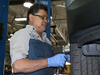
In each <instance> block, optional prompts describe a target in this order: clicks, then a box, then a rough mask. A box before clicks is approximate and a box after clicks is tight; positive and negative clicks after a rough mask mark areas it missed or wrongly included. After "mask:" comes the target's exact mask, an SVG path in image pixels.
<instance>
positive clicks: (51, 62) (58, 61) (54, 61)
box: [48, 54, 66, 67]
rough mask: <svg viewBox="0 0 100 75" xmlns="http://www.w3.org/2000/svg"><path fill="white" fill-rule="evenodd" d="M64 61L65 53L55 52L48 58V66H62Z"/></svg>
mask: <svg viewBox="0 0 100 75" xmlns="http://www.w3.org/2000/svg"><path fill="white" fill-rule="evenodd" d="M65 61H66V58H65V54H57V55H55V56H53V57H50V58H48V67H64V64H65Z"/></svg>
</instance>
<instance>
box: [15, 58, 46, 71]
mask: <svg viewBox="0 0 100 75" xmlns="http://www.w3.org/2000/svg"><path fill="white" fill-rule="evenodd" d="M46 67H48V60H47V59H40V60H31V59H26V58H24V59H20V60H17V61H15V62H14V63H13V72H14V73H30V72H34V71H37V70H40V69H43V68H46Z"/></svg>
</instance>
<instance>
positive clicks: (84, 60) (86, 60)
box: [70, 43, 100, 75]
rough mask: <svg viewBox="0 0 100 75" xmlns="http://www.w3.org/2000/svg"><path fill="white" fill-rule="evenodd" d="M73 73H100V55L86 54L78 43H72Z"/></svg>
mask: <svg viewBox="0 0 100 75" xmlns="http://www.w3.org/2000/svg"><path fill="white" fill-rule="evenodd" d="M70 49H71V50H70V51H71V52H70V55H71V75H100V56H85V55H83V54H82V50H81V48H78V45H77V43H73V44H71V45H70Z"/></svg>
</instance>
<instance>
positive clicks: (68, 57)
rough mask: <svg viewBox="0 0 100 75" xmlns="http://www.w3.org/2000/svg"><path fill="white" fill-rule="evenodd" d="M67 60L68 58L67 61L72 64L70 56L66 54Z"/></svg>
mask: <svg viewBox="0 0 100 75" xmlns="http://www.w3.org/2000/svg"><path fill="white" fill-rule="evenodd" d="M65 58H66V61H68V62H70V55H69V54H66V55H65Z"/></svg>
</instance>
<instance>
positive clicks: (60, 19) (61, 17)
mask: <svg viewBox="0 0 100 75" xmlns="http://www.w3.org/2000/svg"><path fill="white" fill-rule="evenodd" d="M24 2H31V3H32V4H34V3H35V2H36V0H9V9H8V22H7V38H6V52H5V65H10V63H11V60H10V55H9V54H10V52H9V51H10V48H9V42H10V38H11V37H12V36H13V34H14V33H15V32H16V31H18V30H19V29H22V28H24V27H25V26H26V20H24V21H16V20H15V19H16V18H26V17H27V10H28V9H29V8H28V7H25V6H24V5H23V4H24ZM66 17H67V15H66V2H65V0H51V16H50V20H51V22H50V25H51V26H50V41H51V43H52V46H53V48H54V50H56V49H58V48H60V49H61V48H63V49H65V50H66V51H70V50H69V46H70V43H69V38H68V29H67V18H66ZM67 71H68V70H67ZM69 71H70V70H69ZM65 73H66V74H63V75H67V74H68V75H69V74H70V72H69V73H68V72H65ZM55 74H56V73H55ZM61 75H62V74H61Z"/></svg>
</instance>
